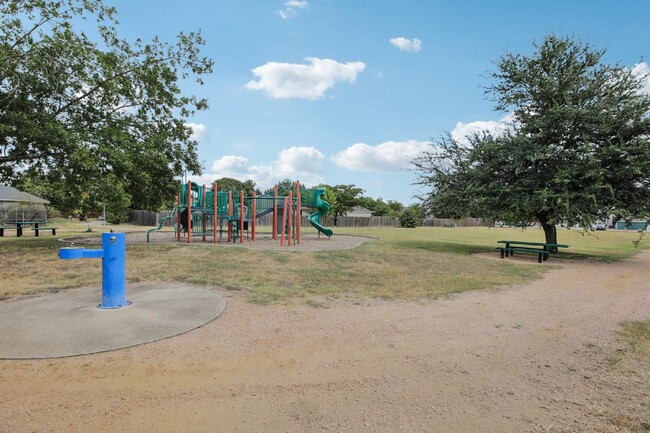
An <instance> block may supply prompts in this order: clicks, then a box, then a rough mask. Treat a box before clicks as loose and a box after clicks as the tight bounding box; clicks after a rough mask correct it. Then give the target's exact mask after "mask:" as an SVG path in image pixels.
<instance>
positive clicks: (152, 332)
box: [0, 284, 225, 359]
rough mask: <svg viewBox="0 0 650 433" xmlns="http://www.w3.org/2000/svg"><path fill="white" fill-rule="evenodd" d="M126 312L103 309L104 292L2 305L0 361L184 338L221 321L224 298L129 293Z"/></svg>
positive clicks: (159, 288) (169, 289) (176, 289)
mask: <svg viewBox="0 0 650 433" xmlns="http://www.w3.org/2000/svg"><path fill="white" fill-rule="evenodd" d="M126 299H127V301H129V302H131V304H130V305H129V306H127V307H122V308H118V309H112V310H107V309H100V308H97V306H98V305H99V304H100V303H101V300H102V292H101V288H100V287H88V288H83V289H72V290H67V291H63V292H59V293H53V294H48V295H44V296H39V297H36V298H31V299H24V300H20V301H15V302H8V303H6V304H0V359H31V358H59V357H65V356H75V355H85V354H89V353H96V352H105V351H109V350H115V349H122V348H125V347H130V346H136V345H138V344H143V343H149V342H152V341H156V340H160V339H163V338H167V337H171V336H174V335H178V334H183V333H185V332H187V331H190V330H192V329H194V328H197V327H199V326H201V325H203V324H205V323H207V322H209V321H211V320H212V319H214V318H216V317H218V316H219V315H220V314H221V313H222V312H223V309H224V307H225V301H224V299H223V297H221V296H220V295H218V294H216V293H214V292H212V291H210V290H207V289H204V288H199V287H191V286H185V285H165V284H162V285H161V284H159V285H155V284H147V285H135V286H133V285H132V286H129V285H127V287H126Z"/></svg>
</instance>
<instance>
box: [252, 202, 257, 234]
mask: <svg viewBox="0 0 650 433" xmlns="http://www.w3.org/2000/svg"><path fill="white" fill-rule="evenodd" d="M251 208H252V211H251V215H252V217H251V218H252V221H251V233H252V234H251V239H252V240H253V241H255V228H256V224H255V221H257V218H255V215H257V199H256V195H255V191H253V200H252V203H251Z"/></svg>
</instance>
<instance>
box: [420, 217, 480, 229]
mask: <svg viewBox="0 0 650 433" xmlns="http://www.w3.org/2000/svg"><path fill="white" fill-rule="evenodd" d="M422 225H423V226H425V227H488V226H489V225H490V222H489V221H488V220H484V219H483V218H462V219H461V218H429V219H425V220H424V221H423V222H422Z"/></svg>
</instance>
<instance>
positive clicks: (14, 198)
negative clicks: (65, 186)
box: [0, 184, 49, 204]
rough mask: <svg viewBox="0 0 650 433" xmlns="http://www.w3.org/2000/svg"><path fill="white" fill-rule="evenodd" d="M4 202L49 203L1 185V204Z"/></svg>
mask: <svg viewBox="0 0 650 433" xmlns="http://www.w3.org/2000/svg"><path fill="white" fill-rule="evenodd" d="M2 201H11V202H19V203H41V204H48V203H49V201H47V200H45V199H43V198H40V197H36V196H35V195H32V194H29V193H26V192H22V191H18V190H17V189H16V188H13V187H11V186H8V185H2V184H0V202H2Z"/></svg>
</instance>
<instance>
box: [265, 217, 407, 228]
mask: <svg viewBox="0 0 650 433" xmlns="http://www.w3.org/2000/svg"><path fill="white" fill-rule="evenodd" d="M257 224H258V225H260V226H269V227H270V226H271V225H273V215H270V214H269V215H264V216H263V217H262V218H260V219H258V220H257ZM300 225H301V226H303V227H309V226H310V224H309V219H308V216H307V215H303V216H302V218H301V220H300ZM321 225H322V226H323V227H329V228H333V227H398V226H399V218H397V217H376V216H373V217H348V216H342V217H337V218H336V224H334V217H331V216H326V217H323V218H321Z"/></svg>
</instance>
